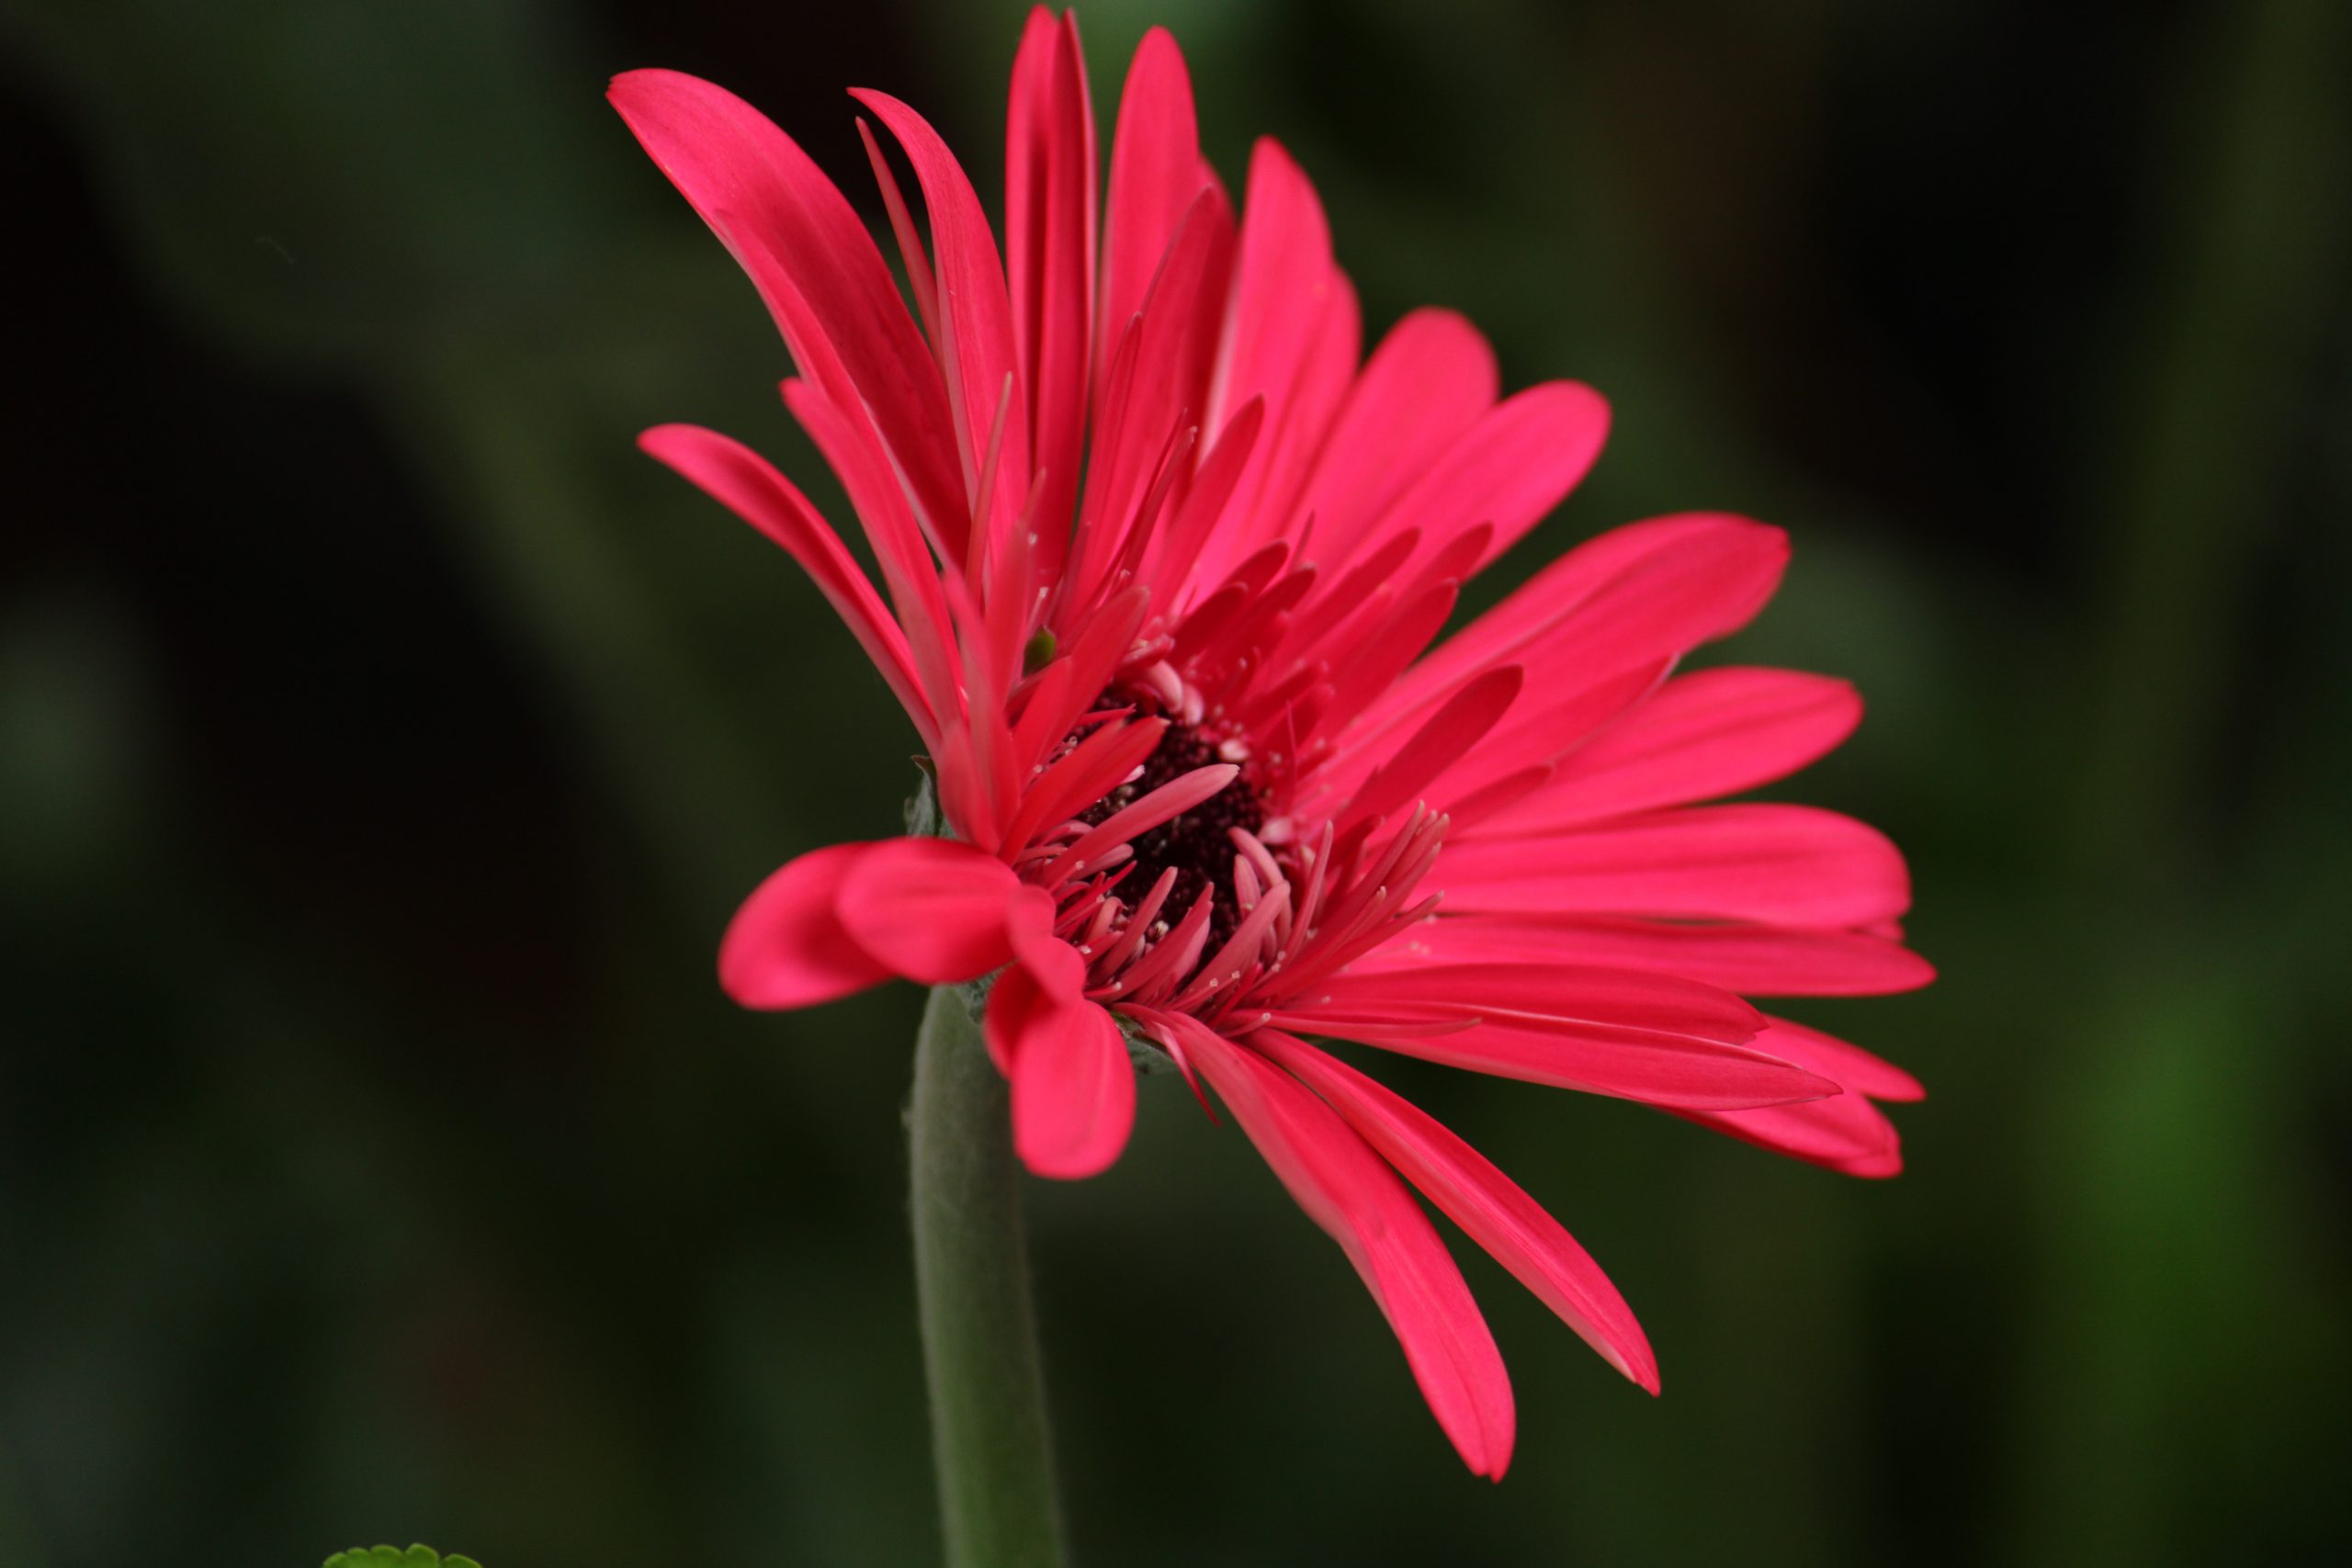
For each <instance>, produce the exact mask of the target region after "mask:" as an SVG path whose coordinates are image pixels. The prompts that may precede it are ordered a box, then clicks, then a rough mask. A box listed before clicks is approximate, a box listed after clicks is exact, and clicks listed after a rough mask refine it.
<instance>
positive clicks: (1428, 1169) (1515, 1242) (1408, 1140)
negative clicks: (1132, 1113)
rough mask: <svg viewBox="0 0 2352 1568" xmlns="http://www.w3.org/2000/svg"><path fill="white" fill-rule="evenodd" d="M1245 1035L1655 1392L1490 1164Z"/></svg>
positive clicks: (1377, 1090)
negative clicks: (1312, 1091) (1321, 1098)
mask: <svg viewBox="0 0 2352 1568" xmlns="http://www.w3.org/2000/svg"><path fill="white" fill-rule="evenodd" d="M1250 1043H1251V1045H1252V1046H1254V1047H1255V1048H1256V1049H1258V1050H1260V1051H1261V1052H1263V1053H1264V1054H1265V1055H1268V1056H1269V1057H1271V1058H1272V1059H1273V1061H1274V1062H1275V1063H1276V1064H1278V1065H1279V1066H1283V1067H1284V1068H1286V1069H1288V1070H1289V1071H1290V1073H1291V1074H1292V1075H1293V1076H1295V1077H1297V1078H1298V1079H1299V1080H1300V1081H1301V1082H1303V1083H1305V1084H1306V1087H1307V1088H1309V1089H1313V1090H1314V1091H1315V1092H1316V1093H1317V1094H1319V1095H1321V1096H1322V1097H1323V1099H1324V1100H1326V1101H1327V1102H1328V1103H1329V1105H1330V1106H1331V1108H1332V1109H1333V1110H1335V1111H1339V1113H1340V1115H1342V1116H1344V1117H1346V1118H1347V1119H1348V1122H1349V1124H1350V1125H1351V1126H1352V1127H1354V1128H1355V1130H1356V1131H1357V1132H1359V1133H1361V1134H1363V1136H1364V1139H1365V1141H1366V1142H1368V1143H1369V1144H1371V1145H1372V1146H1373V1147H1374V1149H1376V1150H1378V1151H1379V1153H1380V1156H1381V1157H1382V1158H1384V1159H1385V1160H1386V1161H1387V1162H1388V1163H1389V1164H1391V1165H1393V1166H1395V1167H1396V1168H1397V1169H1398V1170H1399V1171H1400V1172H1402V1173H1403V1174H1404V1177H1405V1179H1406V1180H1408V1181H1409V1182H1411V1183H1412V1184H1413V1185H1414V1186H1416V1187H1418V1188H1419V1189H1420V1190H1421V1193H1422V1195H1423V1196H1425V1197H1426V1198H1428V1199H1429V1201H1430V1202H1432V1203H1435V1204H1436V1205H1437V1206H1438V1208H1439V1209H1440V1210H1442V1211H1443V1213H1445V1215H1446V1216H1447V1217H1448V1218H1449V1219H1451V1220H1453V1223H1454V1224H1458V1225H1460V1226H1461V1227H1462V1229H1463V1230H1464V1233H1466V1234H1467V1235H1469V1237H1470V1239H1471V1240H1473V1241H1475V1242H1476V1243H1477V1244H1478V1245H1479V1246H1480V1247H1485V1248H1486V1249H1487V1252H1488V1253H1490V1254H1491V1255H1493V1257H1494V1258H1495V1260H1496V1261H1497V1262H1498V1263H1500V1264H1501V1265H1502V1266H1503V1267H1504V1268H1506V1269H1510V1271H1511V1273H1512V1275H1513V1276H1514V1277H1515V1278H1517V1279H1518V1280H1519V1281H1520V1283H1521V1284H1523V1285H1525V1286H1526V1287H1527V1288H1528V1289H1529V1290H1531V1291H1532V1292H1535V1294H1536V1296H1537V1298H1538V1299H1540V1300H1541V1301H1542V1302H1543V1303H1544V1305H1545V1306H1548V1307H1550V1308H1551V1309H1552V1310H1553V1311H1554V1312H1555V1313H1557V1314H1559V1315H1560V1319H1561V1321H1562V1322H1564V1323H1566V1325H1568V1326H1569V1327H1570V1328H1573V1329H1575V1330H1576V1331H1577V1334H1578V1335H1579V1336H1581V1337H1583V1339H1584V1341H1585V1343H1587V1344H1588V1345H1590V1346H1591V1347H1592V1348H1594V1349H1595V1350H1598V1351H1600V1355H1601V1358H1602V1359H1604V1360H1606V1361H1607V1362H1608V1363H1609V1364H1610V1365H1611V1366H1612V1367H1615V1368H1616V1369H1617V1370H1618V1371H1621V1372H1623V1373H1624V1374H1625V1375H1626V1376H1627V1377H1629V1378H1631V1379H1633V1380H1634V1382H1637V1383H1639V1384H1641V1385H1642V1387H1644V1388H1645V1389H1647V1390H1649V1392H1650V1393H1657V1390H1658V1380H1657V1357H1656V1356H1655V1355H1654V1354H1652V1352H1651V1350H1650V1344H1649V1339H1648V1337H1646V1336H1645V1335H1644V1334H1643V1333H1642V1325H1640V1324H1639V1323H1637V1322H1635V1321H1634V1313H1633V1309H1632V1308H1631V1307H1628V1306H1627V1305H1626V1304H1625V1298H1624V1297H1623V1296H1622V1295H1620V1294H1618V1292H1617V1287H1616V1286H1614V1285H1612V1284H1611V1283H1610V1282H1609V1276H1608V1275H1606V1274H1604V1273H1602V1272H1601V1271H1600V1265H1599V1264H1597V1263H1595V1262H1594V1261H1593V1260H1592V1255H1591V1254H1590V1253H1588V1252H1587V1251H1585V1249H1584V1248H1583V1247H1579V1246H1578V1245H1577V1240H1576V1238H1575V1237H1574V1236H1572V1235H1569V1234H1568V1233H1567V1231H1566V1228H1565V1227H1564V1226H1562V1225H1561V1224H1560V1222H1559V1221H1557V1220H1555V1219H1554V1218H1553V1217H1552V1216H1551V1215H1550V1214H1548V1213H1545V1212H1544V1207H1543V1205H1542V1204H1540V1203H1538V1202H1536V1201H1535V1200H1534V1199H1532V1198H1531V1197H1529V1196H1528V1195H1527V1194H1526V1192H1525V1191H1523V1190H1521V1188H1520V1187H1519V1185H1518V1184H1517V1183H1516V1182H1514V1181H1512V1180H1511V1179H1510V1177H1508V1176H1505V1175H1504V1174H1503V1173H1502V1172H1501V1171H1500V1170H1498V1169H1497V1168H1495V1166H1494V1164H1493V1162H1491V1161H1489V1160H1488V1159H1487V1157H1486V1156H1484V1155H1481V1154H1480V1153H1479V1152H1478V1151H1477V1150H1476V1149H1474V1148H1472V1147H1471V1146H1470V1145H1468V1144H1466V1143H1464V1142H1463V1141H1462V1139H1461V1138H1460V1137H1458V1136H1456V1135H1455V1134H1453V1133H1452V1132H1451V1131H1449V1130H1448V1129H1447V1128H1446V1127H1444V1126H1443V1125H1442V1124H1441V1123H1440V1122H1438V1120H1437V1119H1436V1118H1435V1117H1433V1116H1431V1115H1430V1113H1429V1112H1428V1111H1423V1110H1421V1109H1420V1108H1419V1106H1417V1105H1414V1104H1413V1103H1412V1102H1411V1101H1409V1100H1406V1099H1405V1098H1404V1097H1403V1096H1401V1095H1399V1094H1397V1093H1396V1092H1395V1091H1393V1090H1391V1089H1387V1088H1385V1086H1383V1085H1381V1084H1379V1083H1376V1082H1374V1080H1373V1079H1371V1078H1369V1077H1365V1076H1364V1075H1363V1074H1362V1073H1360V1072H1358V1071H1356V1070H1355V1069H1354V1068H1353V1067H1351V1066H1347V1065H1346V1064H1345V1063H1343V1062H1340V1061H1338V1060H1336V1059H1335V1058H1333V1057H1332V1056H1330V1055H1327V1054H1326V1053H1324V1052H1321V1051H1317V1050H1316V1049H1315V1048H1314V1047H1312V1046H1310V1045H1308V1044H1306V1043H1305V1042H1304V1041H1300V1040H1295V1039H1293V1038H1291V1037H1290V1036H1289V1035H1286V1034H1283V1033H1282V1032H1280V1031H1277V1030H1272V1029H1261V1030H1260V1031H1258V1032H1256V1033H1255V1034H1253V1035H1251V1036H1250ZM1737 1114H1743V1115H1753V1114H1755V1112H1752V1111H1747V1112H1738V1113H1737Z"/></svg>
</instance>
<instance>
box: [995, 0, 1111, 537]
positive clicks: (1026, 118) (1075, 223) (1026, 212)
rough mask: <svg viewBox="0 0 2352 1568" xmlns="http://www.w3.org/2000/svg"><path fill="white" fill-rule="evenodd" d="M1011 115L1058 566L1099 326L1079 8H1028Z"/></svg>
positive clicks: (1033, 392)
mask: <svg viewBox="0 0 2352 1568" xmlns="http://www.w3.org/2000/svg"><path fill="white" fill-rule="evenodd" d="M1006 119H1007V124H1006V129H1005V171H1004V226H1005V267H1006V276H1007V279H1008V282H1009V283H1010V285H1011V292H1012V323H1013V337H1014V341H1015V343H1016V344H1018V346H1019V349H1020V353H1021V369H1022V378H1023V382H1024V383H1025V384H1026V385H1027V387H1028V389H1029V397H1030V414H1029V431H1030V436H1031V439H1032V441H1033V442H1034V443H1035V446H1034V448H1033V450H1034V452H1035V462H1034V464H1033V467H1034V468H1035V469H1036V470H1037V471H1038V472H1039V474H1040V476H1041V478H1040V483H1041V485H1042V487H1043V488H1042V491H1041V493H1040V494H1039V497H1038V502H1037V511H1036V518H1037V520H1038V521H1039V522H1040V523H1042V524H1043V525H1044V526H1042V527H1040V528H1038V529H1037V539H1038V545H1039V547H1040V549H1041V550H1042V551H1043V552H1044V558H1043V559H1042V560H1041V561H1040V563H1039V564H1040V566H1041V567H1042V568H1044V569H1045V570H1055V569H1057V568H1058V567H1059V566H1060V564H1061V560H1062V549H1063V545H1064V542H1065V541H1066V539H1067V537H1068V527H1069V519H1070V516H1071V513H1072V512H1073V511H1074V509H1075V507H1076V504H1077V496H1078V481H1079V475H1080V468H1081V461H1082V447H1081V438H1082V436H1083V435H1084V434H1085V427H1086V403H1087V398H1086V389H1087V377H1088V370H1089V365H1090V362H1091V356H1092V353H1093V333H1094V251H1095V213H1094V192H1095V178H1094V110H1093V107H1092V106H1091V104H1090V103H1089V102H1088V100H1087V94H1086V66H1085V62H1084V61H1083V60H1082V59H1081V58H1080V53H1079V47H1078V21H1077V18H1076V17H1074V16H1072V15H1069V14H1067V13H1065V14H1064V15H1063V16H1062V17H1059V18H1056V17H1054V16H1053V14H1052V13H1051V12H1049V11H1047V10H1046V8H1045V7H1044V6H1039V7H1038V8H1037V9H1036V10H1035V11H1032V12H1031V13H1030V14H1029V25H1028V28H1027V30H1026V31H1025V32H1024V33H1023V35H1022V39H1021V52H1020V55H1019V57H1018V58H1017V59H1016V60H1015V61H1014V62H1013V67H1012V97H1011V100H1010V104H1009V107H1008V110H1007V115H1006Z"/></svg>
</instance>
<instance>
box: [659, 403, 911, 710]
mask: <svg viewBox="0 0 2352 1568" xmlns="http://www.w3.org/2000/svg"><path fill="white" fill-rule="evenodd" d="M637 444H638V445H639V446H641V447H643V448H644V449H645V451H646V452H647V453H648V454H650V456H652V457H655V458H657V459H659V460H660V461H662V462H663V463H666V464H668V465H669V466H670V467H671V468H674V469H676V470H677V471H678V473H680V474H681V475H683V476H684V478H685V479H687V480H688V481H689V482H691V483H693V484H694V485H695V486H697V487H698V488H700V489H701V490H702V491H703V492H704V493H705V494H707V495H708V496H709V497H710V498H711V499H712V500H714V501H716V502H718V503H719V504H720V505H721V506H724V507H726V508H727V509H728V510H729V511H730V512H732V513H735V515H737V516H738V517H741V519H743V521H744V522H746V523H749V524H750V525H752V527H754V528H757V529H758V530H759V531H760V532H761V533H763V534H765V535H766V536H768V537H769V538H771V539H774V540H775V542H776V543H777V544H779V545H782V546H783V547H785V548H786V550H787V551H789V552H790V553H791V555H792V558H793V559H795V560H797V561H798V562H799V563H800V569H801V570H803V571H806V572H807V573H808V574H809V578H810V579H811V580H812V581H815V583H816V584H817V587H818V590H819V592H822V593H823V594H824V596H825V600H826V603H828V604H831V605H832V607H833V609H834V611H835V612H836V613H838V614H839V615H840V616H841V618H842V620H843V621H844V622H846V623H848V626H849V629H850V633H851V635H852V636H854V637H856V638H857V642H858V646H859V647H860V648H863V649H865V656H866V658H868V659H870V660H873V661H874V667H875V669H876V670H878V671H881V674H882V679H883V680H884V681H886V682H888V683H889V686H890V690H891V692H892V693H893V694H895V695H896V696H897V697H898V699H899V705H901V706H903V707H904V708H905V709H906V710H907V716H909V717H910V718H911V719H913V720H914V722H915V728H916V729H917V730H918V731H920V732H921V733H922V737H923V739H924V740H925V742H926V743H929V744H936V743H937V741H938V739H939V728H938V725H937V724H936V723H935V722H934V721H933V716H932V712H931V705H930V704H929V703H928V702H926V701H924V700H923V694H922V681H921V679H920V677H919V676H918V675H917V674H916V672H915V666H914V655H913V653H912V652H911V651H910V649H909V647H908V644H907V637H906V634H905V633H904V632H902V631H900V630H899V623H898V622H897V621H896V620H894V619H892V618H891V615H890V612H889V610H888V607H887V606H885V605H884V604H883V603H882V599H881V595H879V594H877V593H876V592H874V585H873V584H872V583H871V582H868V581H866V579H865V572H864V571H863V570H859V568H858V564H857V560H856V558H855V557H854V556H852V555H851V554H850V553H849V551H848V549H847V548H846V547H843V546H842V542H841V539H840V536H837V535H836V534H834V532H833V531H832V529H831V528H830V527H828V526H826V525H825V520H824V519H823V518H822V517H820V516H819V515H818V513H817V509H816V508H815V507H813V506H811V505H809V498H808V497H807V496H804V495H802V494H801V493H800V491H798V490H797V489H795V488H794V486H793V484H792V482H791V481H790V480H788V479H786V478H785V477H784V476H783V475H782V474H779V473H777V472H776V471H775V469H774V468H770V467H769V466H768V463H767V460H766V459H765V458H763V457H761V456H760V455H759V454H758V453H756V452H753V451H752V449H751V448H749V447H747V446H744V445H743V444H742V443H741V442H739V441H736V440H733V439H731V438H729V437H728V436H725V435H721V434H718V432H716V431H711V430H704V429H701V428H699V427H697V426H695V425H691V424H664V425H660V426H657V427H655V428H654V429H651V430H649V431H647V432H646V433H645V434H643V435H640V436H639V437H638V439H637Z"/></svg>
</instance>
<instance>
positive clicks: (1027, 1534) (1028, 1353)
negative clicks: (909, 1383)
mask: <svg viewBox="0 0 2352 1568" xmlns="http://www.w3.org/2000/svg"><path fill="white" fill-rule="evenodd" d="M907 1120H908V1126H909V1129H910V1132H911V1134H912V1144H913V1161H912V1165H913V1198H914V1228H915V1293H916V1296H917V1299H918V1303H919V1306H920V1310H921V1313H922V1351H923V1365H924V1370H925V1371H926V1373H927V1375H928V1381H929V1382H930V1385H931V1446H932V1459H933V1463H934V1464H935V1465H936V1466H937V1468H938V1472H939V1514H940V1523H941V1525H942V1527H943V1528H944V1531H945V1534H946V1538H947V1564H948V1568H1059V1565H1060V1563H1061V1562H1062V1561H1063V1556H1062V1528H1061V1509H1060V1507H1059V1506H1058V1505H1057V1502H1056V1501H1055V1496H1054V1462H1053V1451H1052V1444H1051V1440H1050V1438H1048V1436H1047V1433H1046V1387H1045V1381H1044V1379H1043V1378H1042V1377H1041V1376H1040V1375H1039V1372H1038V1369H1037V1322H1036V1314H1035V1310H1034V1309H1033V1308H1032V1306H1031V1305H1030V1300H1029V1256H1028V1245H1027V1243H1026V1241H1025V1240H1024V1239H1023V1234H1022V1224H1021V1187H1020V1174H1021V1173H1020V1168H1019V1166H1018V1164H1017V1163H1016V1162H1015V1161H1014V1159H1013V1157H1012V1117H1011V1115H1010V1113H1009V1111H1008V1109H1007V1105H1006V1098H1005V1087H1004V1080H1003V1079H1002V1078H1001V1077H999V1076H998V1075H997V1071H996V1068H995V1067H994V1066H992V1065H991V1064H990V1063H989V1059H988V1055H987V1053H986V1052H985V1051H984V1050H982V1049H981V1045H980V1035H979V1031H978V1028H977V1027H975V1026H974V1024H973V1021H972V1014H971V1010H970V1009H969V1008H968V1007H967V1005H966V1003H965V1000H964V998H963V997H962V996H960V995H959V994H957V992H956V990H955V989H954V988H953V987H946V986H942V987H938V988H937V989H935V990H933V992H932V993H931V1002H930V1005H929V1006H927V1007H926V1008H925V1009H924V1010H923V1015H922V1033H921V1035H920V1036H919V1037H918V1038H917V1041H916V1045H915V1092H914V1104H913V1107H912V1109H911V1110H910V1111H909V1113H908V1118H907Z"/></svg>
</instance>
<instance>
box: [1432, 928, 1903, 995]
mask: <svg viewBox="0 0 2352 1568" xmlns="http://www.w3.org/2000/svg"><path fill="white" fill-rule="evenodd" d="M1413 942H1414V944H1415V945H1416V946H1417V947H1421V948H1425V949H1427V950H1428V952H1429V954H1430V957H1431V958H1432V959H1442V960H1447V961H1453V962H1464V963H1471V962H1480V961H1516V962H1522V963H1530V964H1562V963H1566V964H1600V965H1606V966H1610V967H1618V968H1628V969H1646V970H1650V971H1652V972H1653V973H1657V974H1663V975H1680V976H1686V977H1688V978H1690V979H1692V980H1698V981H1702V982H1704V983H1705V984H1707V985H1710V986H1715V987H1721V988H1722V989H1724V990H1726V991H1736V992H1738V993H1739V994H1740V995H1741V996H1743V997H1864V996H1882V995H1884V994H1886V993H1887V992H1890V991H1909V990H1917V988H1918V987H1921V986H1924V985H1926V984H1927V983H1928V981H1930V980H1932V979H1934V978H1935V977H1936V971H1935V966H1934V965H1933V964H1929V963H1928V961H1927V960H1926V959H1924V958H1922V957H1920V956H1919V955H1918V954H1917V953H1913V952H1911V951H1909V950H1908V949H1907V948H1905V947H1903V946H1902V945H1900V944H1899V943H1897V942H1894V941H1892V940H1890V939H1889V938H1886V937H1883V936H1876V935H1872V934H1871V933H1869V932H1866V931H1796V930H1792V929H1790V928H1788V927H1785V926H1763V925H1736V924H1715V925H1693V924H1690V923H1688V922H1682V921H1669V920H1628V919H1605V918H1603V917H1600V916H1589V915H1588V916H1579V915H1552V914H1545V913H1541V912H1528V913H1519V914H1506V915H1462V916H1454V915H1450V914H1449V915H1441V916H1440V917H1439V918H1438V919H1436V920H1435V921H1433V922H1431V923H1430V924H1429V925H1426V926H1423V927H1422V928H1421V929H1420V930H1419V931H1416V932H1414V934H1413Z"/></svg>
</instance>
